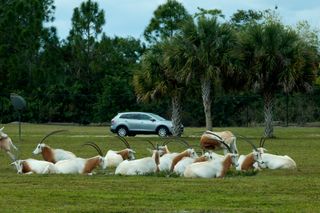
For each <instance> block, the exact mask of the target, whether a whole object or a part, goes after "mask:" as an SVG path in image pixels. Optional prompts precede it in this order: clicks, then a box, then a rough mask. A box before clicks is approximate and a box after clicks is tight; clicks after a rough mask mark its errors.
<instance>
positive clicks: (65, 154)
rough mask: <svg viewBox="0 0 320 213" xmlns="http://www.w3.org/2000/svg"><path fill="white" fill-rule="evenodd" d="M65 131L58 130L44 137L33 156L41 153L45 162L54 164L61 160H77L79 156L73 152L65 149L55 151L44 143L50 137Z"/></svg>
mask: <svg viewBox="0 0 320 213" xmlns="http://www.w3.org/2000/svg"><path fill="white" fill-rule="evenodd" d="M63 131H66V130H56V131H53V132H50V133H49V134H47V135H46V136H44V137H43V138H42V139H41V141H40V142H39V144H38V145H37V146H36V148H35V150H33V152H32V154H34V155H37V154H40V153H41V154H42V157H43V159H44V160H45V161H49V162H52V163H56V162H58V161H60V160H67V159H72V158H76V157H77V156H76V155H75V154H73V153H72V152H69V151H66V150H64V149H53V148H51V147H50V146H48V145H46V144H45V143H43V142H44V141H45V139H47V138H48V137H49V136H51V135H53V134H56V133H59V132H63Z"/></svg>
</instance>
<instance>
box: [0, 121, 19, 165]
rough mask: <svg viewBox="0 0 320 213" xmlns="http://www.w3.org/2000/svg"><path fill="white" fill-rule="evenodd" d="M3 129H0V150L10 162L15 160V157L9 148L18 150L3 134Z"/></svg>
mask: <svg viewBox="0 0 320 213" xmlns="http://www.w3.org/2000/svg"><path fill="white" fill-rule="evenodd" d="M3 129H4V127H2V128H1V129H0V149H2V150H4V151H5V152H6V153H7V154H8V155H9V157H10V158H11V160H15V159H16V157H15V156H14V154H12V153H11V148H13V149H15V150H18V148H17V147H16V146H15V145H14V144H13V143H12V140H11V138H10V137H9V136H8V135H7V134H6V133H4V132H3Z"/></svg>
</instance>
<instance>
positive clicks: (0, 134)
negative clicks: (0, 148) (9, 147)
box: [0, 127, 8, 140]
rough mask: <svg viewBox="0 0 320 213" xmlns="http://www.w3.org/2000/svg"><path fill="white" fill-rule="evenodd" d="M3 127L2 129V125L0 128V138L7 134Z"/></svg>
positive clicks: (5, 136)
mask: <svg viewBox="0 0 320 213" xmlns="http://www.w3.org/2000/svg"><path fill="white" fill-rule="evenodd" d="M3 129H4V127H2V128H1V129H0V140H1V139H2V138H7V137H8V135H7V134H6V133H4V132H3Z"/></svg>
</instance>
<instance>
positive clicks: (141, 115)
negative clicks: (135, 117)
mask: <svg viewBox="0 0 320 213" xmlns="http://www.w3.org/2000/svg"><path fill="white" fill-rule="evenodd" d="M139 118H140V120H150V119H151V117H150V116H149V115H145V114H140V115H139Z"/></svg>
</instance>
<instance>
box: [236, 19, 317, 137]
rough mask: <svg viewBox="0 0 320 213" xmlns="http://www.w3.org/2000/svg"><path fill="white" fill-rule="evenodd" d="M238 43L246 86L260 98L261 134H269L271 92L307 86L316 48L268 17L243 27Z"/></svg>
mask: <svg viewBox="0 0 320 213" xmlns="http://www.w3.org/2000/svg"><path fill="white" fill-rule="evenodd" d="M240 45H241V49H240V52H241V59H242V60H243V62H244V66H243V68H244V72H246V77H247V81H248V85H249V88H252V89H254V90H257V91H258V92H259V93H260V94H261V95H262V97H263V100H264V117H265V119H264V120H265V131H264V134H265V136H266V137H273V125H272V122H273V114H272V113H273V105H274V97H275V93H276V92H277V91H279V90H283V91H285V92H288V91H292V90H294V89H297V90H302V89H304V90H306V89H310V88H311V85H312V81H313V79H314V77H315V73H314V71H315V70H316V50H315V49H314V48H312V47H310V46H309V45H308V44H307V43H306V42H304V41H303V40H302V39H301V38H300V37H299V35H298V34H297V33H296V32H295V31H294V30H292V29H290V28H287V27H285V26H284V25H282V24H281V23H279V22H278V21H272V20H271V21H267V22H265V23H264V24H252V25H250V26H248V27H247V28H245V30H244V31H243V32H241V33H240ZM239 56H240V54H239Z"/></svg>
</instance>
